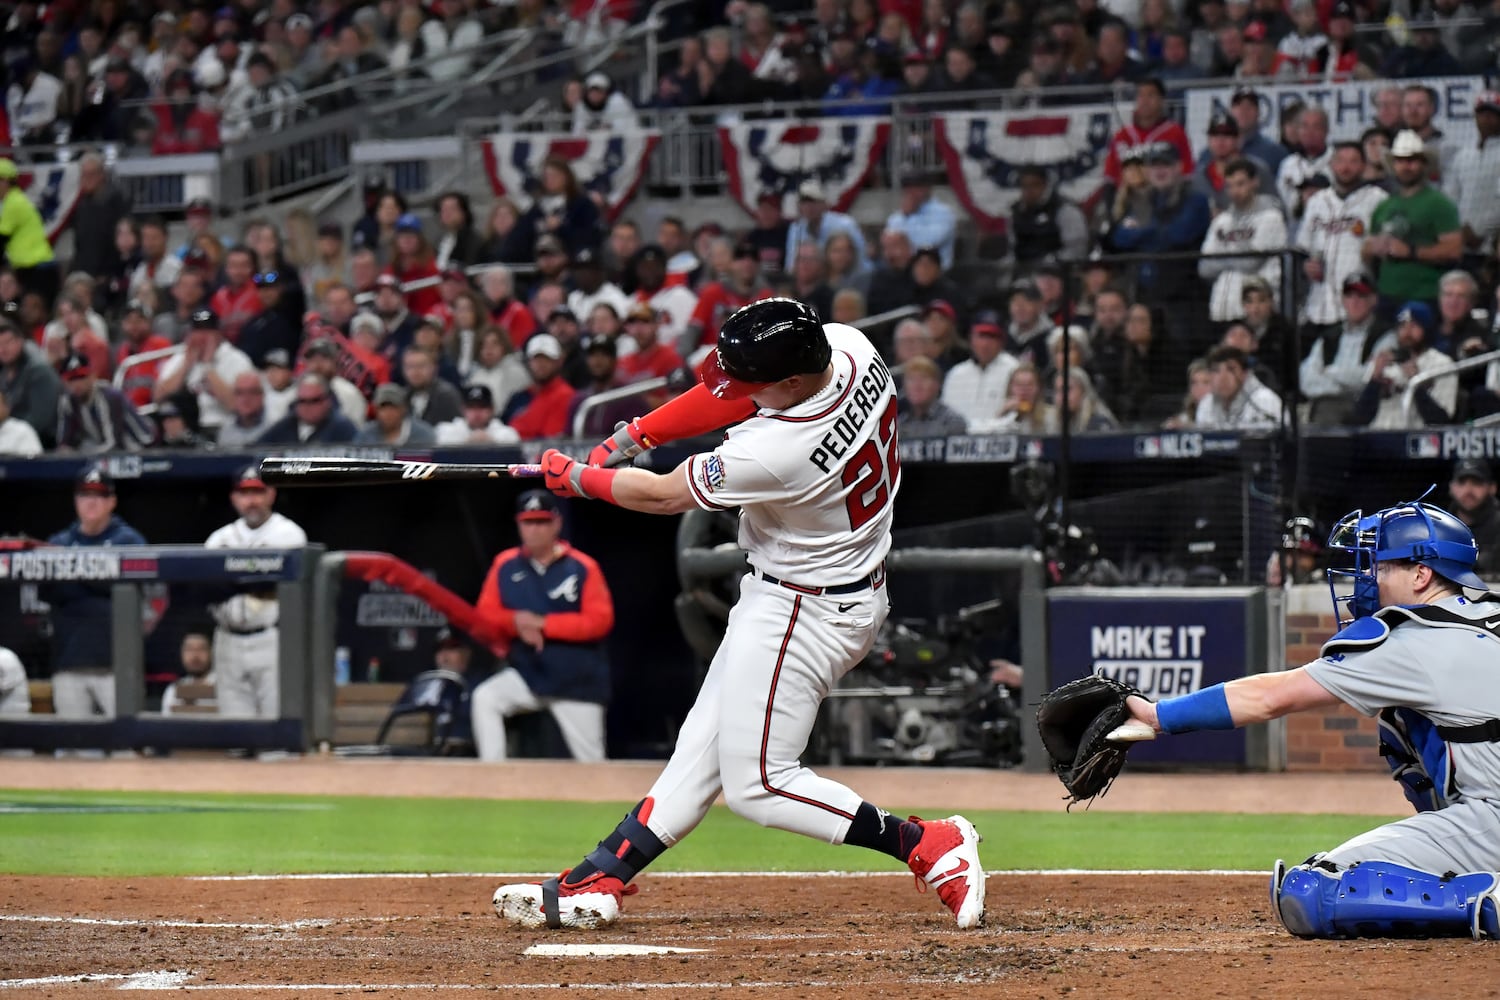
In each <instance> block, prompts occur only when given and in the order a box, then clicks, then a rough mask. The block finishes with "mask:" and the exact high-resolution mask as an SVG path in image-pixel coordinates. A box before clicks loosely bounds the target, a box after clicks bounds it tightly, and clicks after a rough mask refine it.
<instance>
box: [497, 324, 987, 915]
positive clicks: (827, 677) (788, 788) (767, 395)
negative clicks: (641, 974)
mask: <svg viewBox="0 0 1500 1000" xmlns="http://www.w3.org/2000/svg"><path fill="white" fill-rule="evenodd" d="M747 417H748V418H749V419H745V418H747ZM734 420H743V423H740V424H739V425H738V426H737V427H735V428H733V429H732V430H731V431H730V432H729V434H728V437H727V439H726V440H725V442H724V443H723V444H722V445H721V446H720V447H719V448H717V449H715V450H714V451H712V452H709V453H706V454H701V455H695V456H693V457H692V458H691V459H689V460H688V461H686V462H684V463H683V464H682V465H681V466H679V467H678V468H677V469H676V470H674V471H673V472H671V473H669V474H667V475H664V476H658V475H656V474H654V473H651V472H647V471H645V470H642V469H632V468H609V467H597V466H586V465H583V464H580V463H578V462H575V461H574V460H573V459H571V458H569V457H568V456H566V455H563V454H561V453H559V452H557V451H556V450H549V451H548V452H546V453H545V454H544V455H543V458H542V462H543V468H544V470H545V472H546V483H547V486H548V488H549V489H552V490H553V491H554V492H556V493H559V494H562V495H565V496H581V497H591V498H595V499H600V500H606V501H608V502H610V503H614V504H618V505H620V506H622V507H628V508H630V509H631V510H638V511H645V512H648V513H661V514H672V513H680V512H682V511H686V510H689V509H691V508H693V507H694V506H697V507H702V508H703V509H705V510H724V509H729V508H734V507H738V508H739V509H740V544H741V546H743V547H744V548H745V549H746V550H747V551H748V553H749V561H750V565H751V570H750V572H749V573H748V574H747V575H746V576H745V577H744V578H743V580H742V581H741V584H740V599H739V602H738V603H737V604H736V605H735V607H734V610H733V612H732V613H731V614H730V617H729V626H728V631H727V633H726V634H725V636H724V641H723V642H722V643H721V644H720V646H719V649H718V652H717V654H716V655H715V656H714V659H713V662H712V664H711V665H710V666H709V670H708V674H707V676H706V677H705V678H704V680H703V686H702V689H701V690H700V691H699V694H698V699H697V701H696V703H695V704H694V705H693V707H692V709H691V711H689V713H688V716H687V719H686V720H685V721H684V722H683V725H682V731H681V733H680V735H679V736H678V741H677V746H676V748H675V750H674V752H673V754H672V758H671V759H670V760H669V761H668V762H667V765H666V768H665V770H663V771H662V773H661V775H660V777H658V778H657V779H656V783H655V784H654V785H653V786H652V787H651V791H650V793H649V794H648V795H647V796H646V798H645V799H644V800H642V801H641V802H640V803H639V804H638V805H637V806H636V807H635V808H634V809H633V810H631V812H630V813H629V814H627V815H626V816H625V818H624V819H623V820H622V821H621V822H620V824H619V826H617V827H616V828H615V830H614V832H613V833H611V834H610V835H609V836H608V837H606V838H605V839H604V841H602V842H601V843H600V844H599V846H598V848H596V849H595V850H594V851H592V852H591V853H590V854H589V855H588V856H587V857H586V858H585V859H584V860H583V861H582V862H580V863H579V864H577V865H575V866H574V867H573V868H572V869H571V870H569V871H567V872H564V873H563V875H562V876H559V877H558V878H554V879H549V880H548V881H546V882H543V883H540V884H535V883H532V884H517V885H505V886H501V887H500V888H499V889H498V890H496V892H495V897H494V903H495V910H496V912H497V913H498V914H499V915H500V916H501V917H502V918H504V919H506V920H510V921H514V922H516V923H520V924H523V925H525V926H527V927H540V926H544V925H545V926H548V927H596V926H600V925H603V924H609V923H612V922H614V921H615V920H616V919H618V918H619V915H620V903H621V897H622V896H624V895H626V894H628V893H631V892H634V891H635V889H634V887H633V886H632V887H630V888H627V886H630V882H631V880H632V879H633V878H635V876H636V874H637V873H639V872H640V871H641V869H643V868H645V867H646V866H647V865H648V864H650V863H651V862H652V861H653V860H655V859H656V858H657V857H658V856H660V855H661V854H662V852H663V851H665V850H666V849H667V848H668V847H670V846H672V845H673V844H675V843H677V841H679V840H681V839H682V838H683V837H685V836H687V835H688V834H689V833H691V832H692V830H693V828H694V827H695V826H697V825H698V823H699V822H700V821H701V820H702V819H703V817H704V816H705V815H706V814H707V812H708V808H709V806H710V805H712V803H713V801H714V799H715V798H716V797H717V796H718V795H719V793H720V792H722V793H723V795H724V800H725V802H726V803H727V804H728V806H729V808H730V809H731V810H732V811H734V812H735V813H737V814H738V815H740V816H743V817H745V818H746V819H749V820H752V821H754V822H756V823H759V824H761V825H763V826H772V827H776V828H778V829H782V830H790V831H792V832H794V833H800V834H803V835H804V836H808V837H816V838H818V839H819V840H823V841H827V842H829V843H834V844H840V843H842V844H853V845H856V846H859V847H867V848H871V849H873V850H877V851H881V852H884V853H886V854H889V855H891V856H892V857H896V858H899V859H901V860H902V861H904V862H906V863H907V864H908V865H909V866H910V868H911V870H912V872H913V873H915V875H916V876H917V879H918V887H919V888H920V889H922V890H923V891H925V890H926V889H927V888H929V887H930V888H932V889H935V890H936V892H937V894H938V897H939V898H940V899H941V900H942V902H943V903H944V904H945V905H946V906H947V907H948V909H949V910H950V911H952V913H953V915H954V917H955V918H956V919H957V921H958V925H959V926H960V927H964V928H969V927H975V926H977V925H978V924H979V923H980V921H981V919H982V918H983V916H984V889H985V884H984V872H983V871H982V870H981V868H980V864H979V851H978V843H979V835H978V833H977V832H975V830H974V827H973V825H972V824H971V823H970V822H969V821H968V820H966V819H964V818H963V817H961V816H953V817H950V818H948V819H945V820H936V821H923V820H920V819H917V818H915V817H913V818H912V819H910V820H907V821H901V820H898V819H896V818H895V817H893V816H891V815H890V814H889V813H887V812H886V811H885V810H883V809H879V808H877V807H876V806H874V805H872V804H870V803H868V802H865V801H864V800H863V799H861V798H860V796H859V795H858V794H857V793H855V792H854V791H852V790H851V789H849V788H846V787H845V786H843V785H841V784H839V783H838V782H835V781H831V780H829V779H827V778H824V777H820V776H819V775H817V774H816V773H814V772H813V771H812V770H810V769H808V768H806V767H803V766H802V765H801V763H800V761H799V758H800V757H801V754H802V752H803V750H804V749H805V748H806V746H807V740H808V736H809V734H810V733H811V731H812V727H813V723H814V721H815V720H816V718H817V714H818V707H819V705H820V704H821V703H822V701H823V699H824V698H826V697H827V696H828V693H829V692H830V691H831V690H832V689H833V687H834V685H835V684H837V683H838V681H839V678H841V677H842V676H843V675H844V674H845V673H846V672H847V671H848V670H849V669H850V668H851V667H853V666H854V665H855V664H856V663H858V662H859V661H860V660H861V659H862V658H863V657H864V656H865V654H866V653H867V652H868V651H869V650H870V647H871V646H872V644H873V643H874V641H875V636H876V633H877V632H878V631H879V629H880V626H881V623H883V622H884V621H885V618H886V614H887V611H888V609H889V603H888V599H887V594H886V589H885V570H884V559H885V555H886V553H887V551H888V550H889V549H890V545H891V512H892V504H893V502H894V501H895V497H896V491H897V490H898V489H899V488H900V485H901V466H900V459H899V457H898V453H897V444H896V397H895V392H894V390H893V388H892V384H891V373H890V371H889V370H888V369H887V368H886V366H885V364H884V363H883V362H882V361H881V359H880V356H879V355H878V354H877V353H876V352H875V349H874V348H873V347H872V346H871V344H870V342H869V341H868V340H866V339H865V336H864V334H862V333H860V332H859V331H858V330H856V329H854V328H853V327H848V326H842V325H839V324H831V325H828V326H824V325H822V324H821V322H820V321H819V319H818V316H817V314H816V313H815V312H814V311H813V310H812V309H811V308H809V307H808V306H805V305H803V304H802V303H800V302H795V301H792V300H790V299H765V300H762V301H760V302H755V303H752V304H751V305H748V306H745V307H744V308H742V309H740V310H739V311H737V312H735V313H734V314H733V315H731V316H730V317H729V318H728V319H727V320H726V321H725V322H724V325H723V326H722V327H721V328H720V331H719V336H718V346H717V348H716V349H715V350H714V351H713V352H712V353H710V354H709V356H708V358H707V360H706V361H705V364H704V368H703V385H700V386H697V387H695V388H694V389H693V390H692V391H690V392H688V393H685V394H683V395H682V396H680V397H678V399H676V400H674V401H673V402H671V403H668V404H666V405H665V406H663V407H661V408H660V409H658V410H656V411H654V412H653V413H651V414H648V415H647V416H645V417H642V418H640V419H639V420H638V421H636V422H635V423H634V424H632V425H630V426H627V427H622V428H621V429H620V430H619V431H617V432H616V434H615V436H614V437H613V438H612V439H611V440H609V441H607V442H605V443H604V444H603V445H601V446H600V447H598V448H596V449H595V450H594V453H593V454H592V455H591V456H590V461H591V462H595V463H599V465H603V466H609V465H615V464H621V463H623V462H624V460H625V459H628V458H629V457H632V456H633V455H634V454H636V453H638V452H639V451H641V450H643V449H644V448H647V447H651V446H653V445H655V444H658V443H660V442H661V441H664V440H672V439H674V438H678V437H686V436H689V435H691V434H696V433H705V432H707V431H710V430H713V429H714V428H716V427H719V426H722V425H724V424H725V423H728V422H730V421H734Z"/></svg>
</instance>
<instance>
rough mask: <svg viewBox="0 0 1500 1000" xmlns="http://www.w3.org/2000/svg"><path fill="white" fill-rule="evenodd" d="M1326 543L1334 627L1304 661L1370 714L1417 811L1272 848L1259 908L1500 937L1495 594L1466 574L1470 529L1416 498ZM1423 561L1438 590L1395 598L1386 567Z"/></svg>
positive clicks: (1344, 527)
mask: <svg viewBox="0 0 1500 1000" xmlns="http://www.w3.org/2000/svg"><path fill="white" fill-rule="evenodd" d="M1328 548H1329V550H1330V552H1332V553H1335V554H1337V555H1338V556H1341V557H1342V558H1343V559H1344V560H1345V564H1344V565H1342V566H1339V567H1337V568H1330V569H1329V571H1328V578H1329V583H1330V589H1331V591H1332V596H1333V600H1334V607H1335V609H1336V612H1337V613H1338V615H1339V623H1340V625H1341V626H1342V629H1341V631H1340V632H1339V633H1338V634H1337V635H1335V636H1334V637H1333V638H1332V639H1330V640H1329V641H1328V642H1327V643H1326V644H1325V645H1324V647H1323V649H1322V656H1321V658H1320V660H1318V661H1317V662H1316V663H1315V664H1310V665H1309V667H1308V668H1307V669H1309V671H1312V670H1316V673H1315V674H1314V675H1313V676H1314V677H1315V678H1316V680H1317V681H1318V683H1319V684H1321V685H1323V686H1324V687H1326V688H1327V689H1328V690H1329V691H1330V692H1331V693H1332V694H1333V695H1334V696H1336V697H1337V698H1338V699H1339V700H1340V701H1343V702H1344V703H1346V704H1349V705H1351V706H1353V707H1354V708H1355V709H1357V710H1358V711H1360V712H1362V713H1364V714H1366V715H1376V714H1378V718H1379V729H1380V752H1381V754H1382V755H1383V756H1384V757H1385V758H1386V760H1387V762H1388V763H1389V764H1390V766H1391V769H1392V772H1393V775H1394V777H1395V779H1396V780H1397V781H1398V782H1399V783H1400V785H1401V788H1402V791H1403V793H1404V794H1405V795H1406V798H1407V799H1408V800H1409V801H1410V802H1411V804H1412V805H1413V806H1414V807H1415V809H1416V810H1417V813H1416V815H1415V816H1411V817H1408V818H1406V819H1404V820H1400V821H1397V822H1395V823H1390V824H1387V825H1385V826H1382V827H1379V828H1377V829H1375V830H1372V831H1370V832H1368V833H1365V834H1362V835H1360V836H1358V837H1355V838H1354V839H1353V840H1350V841H1348V842H1347V843H1345V844H1342V845H1340V846H1339V847H1336V848H1334V849H1333V850H1331V851H1328V852H1325V853H1322V854H1318V855H1314V856H1313V857H1312V858H1309V859H1308V860H1307V861H1306V862H1304V863H1303V864H1300V865H1297V866H1295V867H1292V868H1290V869H1288V868H1287V867H1286V866H1285V865H1284V864H1283V863H1282V862H1280V861H1278V862H1277V863H1276V868H1275V871H1274V873H1273V875H1272V880H1271V901H1272V905H1273V909H1274V910H1275V912H1276V914H1277V916H1278V918H1279V919H1280V920H1281V922H1282V923H1283V925H1284V926H1285V927H1286V929H1287V930H1289V931H1290V932H1292V933H1293V934H1296V935H1298V936H1301V937H1412V936H1421V937H1426V936H1453V935H1464V934H1468V935H1472V936H1473V937H1475V938H1496V937H1500V874H1497V873H1500V808H1497V806H1496V805H1495V803H1496V800H1497V799H1500V718H1497V717H1496V716H1500V689H1497V686H1496V685H1495V683H1494V680H1493V678H1494V676H1495V671H1496V670H1497V669H1500V637H1497V634H1496V633H1497V631H1500V598H1497V597H1496V596H1495V595H1493V594H1491V593H1490V592H1489V591H1488V589H1487V587H1486V585H1485V584H1484V582H1483V581H1482V580H1481V579H1480V578H1479V577H1478V576H1477V575H1476V574H1475V573H1474V564H1475V560H1476V558H1477V554H1478V550H1477V548H1476V546H1475V545H1474V540H1473V535H1472V534H1471V533H1470V531H1469V529H1468V528H1467V527H1466V526H1465V525H1464V524H1463V522H1462V521H1460V520H1459V519H1458V518H1456V517H1454V516H1453V515H1452V514H1449V513H1447V512H1446V511H1443V510H1441V509H1440V508H1437V507H1434V506H1431V505H1429V504H1425V503H1422V502H1420V501H1417V502H1413V503H1408V504H1400V505H1397V506H1395V507H1390V508H1386V509H1385V510H1382V511H1378V512H1376V513H1374V514H1371V515H1368V516H1366V515H1364V514H1363V513H1362V512H1359V511H1356V512H1355V513H1352V514H1350V515H1348V516H1347V517H1345V518H1344V519H1343V520H1342V521H1340V522H1339V524H1338V525H1337V526H1336V527H1335V528H1334V529H1333V532H1332V533H1331V534H1330V536H1329V540H1328ZM1424 567H1425V568H1426V569H1428V570H1430V571H1431V573H1432V574H1433V575H1434V576H1436V577H1438V578H1440V581H1445V583H1443V585H1442V587H1441V588H1440V590H1441V593H1439V594H1437V595H1436V596H1435V597H1433V598H1432V600H1431V602H1430V603H1424V602H1420V601H1410V600H1409V599H1406V600H1403V596H1402V594H1401V592H1400V591H1399V589H1398V588H1399V587H1400V581H1399V579H1395V578H1398V577H1399V576H1400V575H1402V574H1408V575H1410V576H1411V578H1413V579H1421V577H1422V573H1421V570H1422V568H1424ZM1460 588H1461V589H1460ZM1383 591H1384V592H1383Z"/></svg>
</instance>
